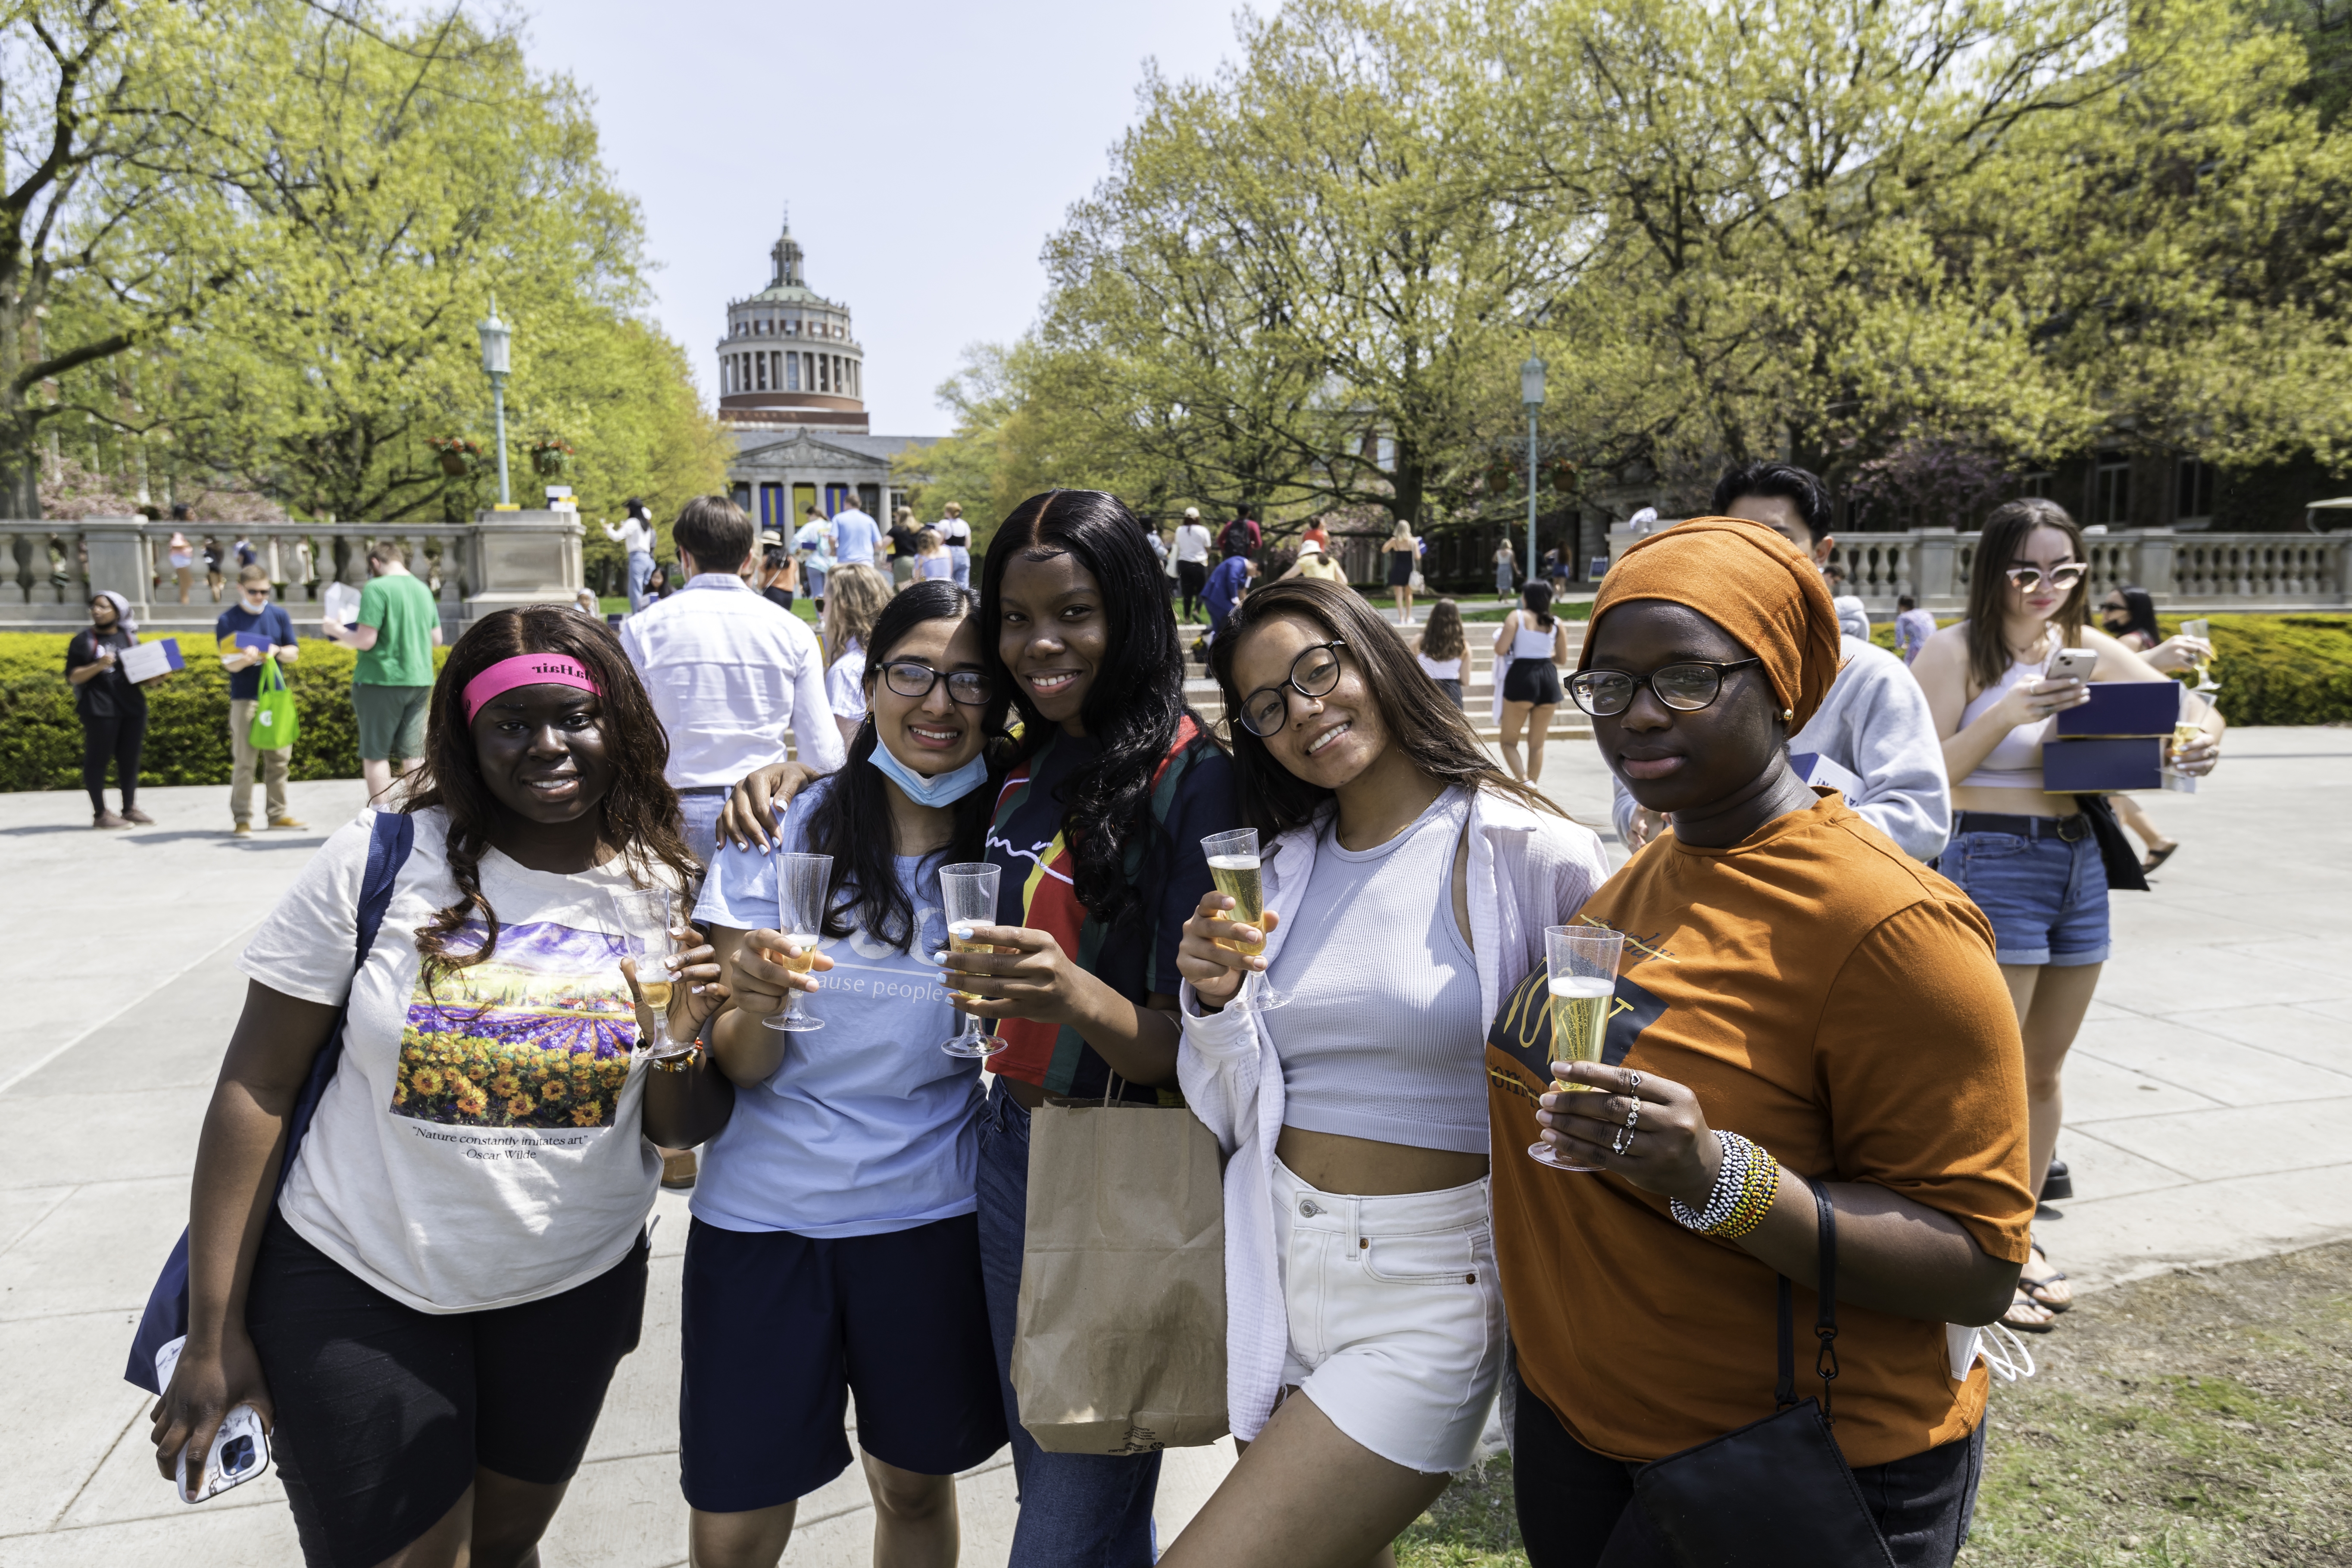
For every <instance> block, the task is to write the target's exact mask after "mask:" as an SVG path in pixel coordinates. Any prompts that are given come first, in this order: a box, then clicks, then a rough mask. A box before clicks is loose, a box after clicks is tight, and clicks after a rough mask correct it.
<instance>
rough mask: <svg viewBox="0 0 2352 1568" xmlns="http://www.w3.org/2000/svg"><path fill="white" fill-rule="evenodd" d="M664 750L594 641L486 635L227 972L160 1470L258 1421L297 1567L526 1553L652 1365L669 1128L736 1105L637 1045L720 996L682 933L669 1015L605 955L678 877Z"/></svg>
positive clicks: (678, 1029)
mask: <svg viewBox="0 0 2352 1568" xmlns="http://www.w3.org/2000/svg"><path fill="white" fill-rule="evenodd" d="M668 749H669V748H668V742H667V738H666V737H665V735H664V733H663V731H662V727H661V724H660V722H659V721H657V720H656V717H655V715H654V711H653V708H652V705H651V704H650V703H649V702H648V701H647V700H646V694H645V691H644V689H643V688H642V687H640V686H639V685H638V683H637V678H636V675H635V672H634V671H633V670H632V669H631V668H630V667H629V664H628V661H627V660H626V659H625V658H624V657H623V656H622V653H621V650H620V647H619V645H618V644H617V642H616V641H615V640H614V637H613V636H612V634H611V633H610V632H609V631H607V630H606V629H605V628H604V626H601V625H599V624H598V623H596V622H595V621H593V620H591V619H589V618H587V617H586V616H581V615H578V614H577V613H575V612H573V611H571V610H568V609H556V608H552V607H532V608H527V609H518V610H503V611H500V612H499V613H498V614H496V615H493V616H488V617H486V618H485V619H483V620H481V621H480V622H478V623H477V624H476V625H475V626H474V627H473V629H471V630H470V631H468V632H467V634H466V636H465V637H463V638H461V639H460V640H459V642H458V644H457V647H455V648H453V649H452V650H451V651H450V655H449V660H448V663H447V664H446V667H444V668H443V670H442V672H441V676H440V679H439V680H438V682H437V683H436V686H435V689H434V693H433V707H432V713H431V717H430V719H429V720H428V721H427V727H426V733H425V762H424V763H423V765H422V766H421V767H419V768H418V769H417V770H416V771H415V773H411V774H410V775H408V777H407V778H405V779H404V780H403V781H401V784H400V785H399V786H398V788H399V791H400V793H399V795H397V796H396V805H394V807H393V809H390V810H385V811H374V810H371V811H367V812H363V813H362V814H361V816H360V818H359V820H357V821H356V822H353V823H352V824H351V825H350V826H346V827H344V828H343V829H341V831H340V832H338V833H336V834H335V835H334V837H331V838H330V839H329V840H328V841H327V843H326V845H325V846H324V847H322V848H321V849H320V852H319V854H318V856H317V858H315V859H313V860H312V861H311V863H310V867H309V868H307V869H306V870H305V871H304V872H303V874H302V876H301V878H300V879H299V881H298V882H297V883H296V884H295V886H294V888H293V889H292V890H291V891H290V892H289V893H288V894H287V896H286V897H285V899H283V900H281V901H280V902H279V904H278V908H277V909H276V910H274V911H273V912H272V913H271V915H270V916H269V918H268V920H267V921H264V922H263V924H262V927H261V930H260V931H259V932H258V933H257V935H256V936H255V938H254V940H253V942H252V944H251V945H250V946H248V947H247V949H246V951H245V953H244V955H243V957H242V958H241V959H240V960H239V967H240V968H242V969H243V970H244V971H245V972H246V973H247V976H248V978H249V982H250V984H249V985H248V987H247V994H246V1004H245V1012H244V1015H243V1016H242V1017H241V1018H240V1019H239V1020H238V1022H237V1026H236V1035H235V1037H233V1038H232V1039H231V1040H230V1042H229V1047H228V1055H227V1059H226V1062H225V1063H224V1065H223V1067H222V1069H221V1075H220V1081H219V1084H218V1087H217V1088H215V1090H214V1093H213V1100H212V1105H211V1108H210V1110H208V1111H207V1112H206V1114H205V1127H204V1135H203V1141H202V1142H201V1144H200V1145H199V1148H198V1152H197V1156H196V1173H195V1191H194V1199H193V1201H192V1203H191V1205H190V1208H191V1218H190V1222H189V1235H188V1278H189V1287H188V1297H189V1312H188V1335H187V1339H186V1342H185V1344H184V1347H183V1350H182V1352H181V1355H180V1359H179V1362H178V1364H177V1366H176V1368H175V1369H174V1371H173V1376H172V1379H171V1382H170V1384H169V1385H168V1387H167V1388H166V1389H165V1390H164V1394H163V1399H162V1401H161V1402H160V1403H159V1404H158V1405H156V1407H155V1415H154V1437H155V1448H156V1459H157V1463H158V1464H159V1465H160V1466H161V1467H162V1469H163V1473H164V1474H165V1475H166V1476H169V1475H171V1474H173V1468H174V1465H175V1463H176V1461H177V1460H178V1459H179V1458H180V1457H181V1455H182V1453H183V1451H185V1453H186V1455H187V1458H188V1469H189V1471H190V1481H191V1484H192V1488H193V1486H194V1484H195V1483H196V1482H197V1481H198V1479H199V1475H200V1470H201V1465H202V1460H203V1457H204V1456H205V1455H206V1454H207V1453H208V1452H209V1451H210V1447H211V1443H212V1439H213V1435H214V1433H215V1431H216V1430H217V1429H218V1427H219V1426H220V1425H221V1422H222V1420H223V1419H224V1417H225V1416H226V1415H227V1414H228V1413H229V1411H230V1410H232V1409H233V1408H234V1407H235V1406H236V1405H241V1404H243V1405H252V1406H253V1407H254V1408H255V1409H256V1410H257V1412H258V1413H259V1415H261V1417H262V1420H263V1422H264V1423H265V1425H267V1426H268V1429H269V1437H270V1447H271V1450H272V1454H273V1457H274V1458H275V1459H276V1461H277V1463H278V1470H279V1475H280V1478H281V1479H283V1480H284V1482H285V1485H286V1491H287V1497H288V1500H289V1503H291V1505H292V1507H293V1510H294V1522H295V1526H296V1529H297V1531H298V1532H299V1536H300V1538H301V1542H302V1552H303V1557H304V1559H305V1561H307V1562H309V1563H332V1564H337V1565H342V1564H374V1563H385V1562H387V1561H388V1560H395V1559H396V1560H397V1561H398V1562H399V1563H402V1564H404V1568H405V1565H414V1568H436V1565H439V1564H449V1563H458V1562H464V1561H471V1562H474V1563H522V1562H527V1561H535V1560H536V1558H535V1555H534V1547H535V1543H536V1542H537V1541H538V1540H539V1538H540V1536H541V1533H543V1532H544V1531H545V1530H546V1528H547V1525H548V1522H549V1521H551V1519H552V1518H553V1517H554V1513H555V1510H556V1506H557V1504H559V1503H560V1502H561V1501H562V1498H563V1492H564V1489H565V1487H566V1486H567V1485H568V1484H569V1483H570V1481H571V1479H572V1473H573V1472H574V1471H575V1470H576V1469H577V1468H578V1467H579V1464H580V1458H581V1456H582V1454H583V1452H584V1451H585V1449H586V1447H587V1445H588V1437H589V1434H590V1432H591V1430H592V1429H593V1427H594V1426H595V1422H596V1416H597V1413H598V1412H599V1410H601V1409H602V1408H603V1405H604V1391H605V1389H606V1387H607V1386H608V1384H610V1382H611V1380H612V1376H613V1373H614V1369H615V1367H616V1366H617V1365H618V1364H619V1363H620V1359H621V1357H622V1356H624V1355H625V1354H627V1353H628V1352H630V1351H631V1350H634V1349H635V1347H636V1342H637V1333H638V1329H639V1326H640V1323H641V1321H642V1320H643V1316H644V1308H645V1291H646V1231H645V1222H646V1213H647V1212H648V1211H649V1210H650V1209H651V1207H652V1206H653V1200H654V1194H655V1191H656V1184H657V1183H658V1181H659V1179H660V1175H661V1156H660V1155H659V1154H658V1153H657V1152H656V1144H657V1143H667V1144H669V1145H670V1146H672V1147H677V1148H691V1147H692V1146H694V1145H695V1144H697V1143H699V1142H702V1141H703V1140H704V1139H706V1138H708V1137H709V1136H710V1135H711V1134H712V1133H713V1132H714V1131H717V1130H718V1129H719V1127H720V1126H722V1125H723V1124H724V1123H725V1121H726V1119H727V1116H728V1114H729V1111H730V1109H731V1107H732V1105H733V1091H732V1089H730V1087H729V1086H728V1084H727V1083H726V1081H725V1080H724V1079H723V1078H722V1077H721V1076H720V1075H719V1074H718V1073H716V1072H715V1071H713V1070H711V1069H710V1068H709V1067H708V1066H707V1064H706V1063H705V1061H704V1059H703V1058H702V1056H701V1054H700V1052H699V1049H697V1051H696V1052H695V1053H694V1054H692V1055H690V1056H688V1057H687V1058H683V1059H682V1061H681V1063H680V1064H679V1065H678V1066H677V1070H667V1068H669V1066H670V1065H671V1064H668V1063H663V1064H659V1065H660V1066H661V1067H662V1068H664V1069H665V1070H653V1069H654V1068H655V1066H656V1064H654V1063H653V1062H651V1061H650V1059H649V1058H648V1057H647V1055H646V1053H645V1052H644V1051H642V1050H640V1049H639V1048H638V1047H640V1045H641V1044H644V1043H646V1040H647V1039H648V1037H651V1036H653V1035H654V1034H655V1033H656V1031H657V1030H665V1029H666V1030H667V1033H668V1034H669V1035H670V1036H671V1037H673V1038H676V1039H686V1038H689V1037H692V1036H693V1035H694V1034H695V1033H696V1032H697V1031H698V1029H699V1028H700V1026H701V1025H702V1024H703V1022H704V1020H705V1019H706V1018H707V1017H708V1016H709V1014H710V1013H711V1012H712V1011H713V1010H714V1009H715V1008H716V1007H717V1006H719V1004H720V1003H721V1002H723V1001H724V1000H725V998H726V995H727V991H726V988H725V986H724V985H722V984H719V966H718V965H717V964H716V963H713V962H712V954H711V950H710V949H709V947H707V946H699V945H697V944H698V943H699V942H700V940H701V939H700V936H699V934H698V933H694V932H692V931H691V929H690V928H686V931H685V932H684V935H685V942H684V945H687V946H688V947H690V948H691V951H689V952H686V953H685V954H684V955H683V956H682V957H681V958H680V959H678V960H677V961H676V962H677V966H678V967H677V979H678V980H679V981H680V982H681V984H676V985H674V986H672V987H671V988H670V994H671V998H672V1000H671V1003H670V1005H669V1016H668V1017H667V1020H666V1021H665V1020H659V1019H656V1017H655V1016H654V1015H653V1012H652V1010H651V1009H650V1008H648V1007H646V1005H644V1002H643V999H642V993H640V992H638V991H637V990H636V988H635V983H634V979H633V978H632V976H631V974H630V973H627V972H625V971H624V969H623V967H622V965H623V964H624V963H625V962H626V961H625V959H624V957H623V956H622V955H623V954H624V953H625V952H627V951H628V950H629V949H628V947H627V946H626V945H625V942H624V941H623V939H625V938H629V937H635V938H638V939H643V938H645V937H646V936H649V935H652V934H654V933H653V932H652V931H649V930H647V929H645V928H644V927H643V925H642V915H643V911H642V910H635V909H633V908H632V905H633V904H642V902H643V901H644V900H643V898H642V895H643V894H644V892H645V891H646V889H656V888H659V889H670V890H671V891H672V892H673V893H676V894H678V895H686V894H689V893H690V891H691V887H692V883H693V880H694V879H695V876H696V866H695V861H694V859H693V858H692V856H690V855H689V854H688V851H687V848H686V846H685V844H684V843H683V842H681V841H680V839H679V837H678V834H677V796H676V795H675V794H674V793H673V792H672V791H671V789H670V788H669V786H668V785H667V784H665V783H664V782H663V779H662V768H663V764H664V763H666V762H667V753H668ZM632 895H637V897H636V898H635V899H633V898H632ZM676 907H677V908H678V909H681V910H682V909H683V908H684V907H685V905H684V904H683V903H682V902H681V903H679V904H677V906H676ZM633 916H635V917H636V918H634V919H633V918H632V917H633ZM655 918H656V923H658V916H656V917H655ZM355 957H356V966H355V964H354V959H355ZM322 1074H331V1076H330V1077H326V1078H325V1079H324V1083H325V1088H324V1092H323V1093H320V1094H317V1095H316V1096H315V1097H313V1096H312V1095H311V1094H310V1092H308V1091H306V1089H305V1085H306V1083H309V1084H311V1085H314V1086H315V1085H316V1084H317V1082H318V1081H320V1076H321V1075H322ZM312 1103H315V1111H313V1112H311V1113H310V1117H309V1120H308V1122H307V1125H308V1129H309V1131H308V1135H307V1136H304V1135H303V1134H302V1132H301V1131H299V1129H300V1128H301V1127H302V1126H303V1125H304V1113H305V1111H306V1110H309V1108H310V1105H311V1104H312ZM289 1138H290V1139H299V1148H297V1149H296V1150H295V1152H294V1153H293V1155H292V1157H291V1158H290V1159H288V1158H287V1157H286V1153H285V1152H286V1150H287V1147H288V1145H289ZM281 1164H282V1165H284V1166H285V1167H286V1168H285V1171H284V1173H283V1176H282V1179H281V1175H280V1166H281Z"/></svg>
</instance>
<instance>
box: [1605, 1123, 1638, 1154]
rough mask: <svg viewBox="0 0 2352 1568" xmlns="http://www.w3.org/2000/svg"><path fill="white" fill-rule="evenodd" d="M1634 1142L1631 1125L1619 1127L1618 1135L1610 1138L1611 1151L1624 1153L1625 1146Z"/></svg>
mask: <svg viewBox="0 0 2352 1568" xmlns="http://www.w3.org/2000/svg"><path fill="white" fill-rule="evenodd" d="M1631 1142H1633V1129H1632V1128H1631V1127H1620V1128H1619V1129H1617V1136H1616V1137H1614V1138H1612V1139H1611V1140H1609V1152H1611V1153H1612V1154H1622V1153H1623V1152H1625V1146H1626V1145H1627V1144H1629V1143H1631Z"/></svg>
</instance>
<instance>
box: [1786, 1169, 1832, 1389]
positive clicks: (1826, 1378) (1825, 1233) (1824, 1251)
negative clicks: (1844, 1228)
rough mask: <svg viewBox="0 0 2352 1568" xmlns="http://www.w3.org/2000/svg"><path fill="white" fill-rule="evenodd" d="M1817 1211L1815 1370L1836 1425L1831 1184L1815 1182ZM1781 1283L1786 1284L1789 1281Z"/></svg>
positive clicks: (1814, 1202)
mask: <svg viewBox="0 0 2352 1568" xmlns="http://www.w3.org/2000/svg"><path fill="white" fill-rule="evenodd" d="M1812 1189H1813V1212H1814V1215H1815V1216H1816V1218H1817V1219H1818V1220H1819V1222H1820V1225H1821V1263H1822V1272H1821V1280H1820V1284H1819V1286H1818V1289H1819V1290H1820V1292H1821V1295H1820V1305H1819V1309H1818V1310H1819V1313H1820V1315H1819V1316H1818V1317H1816V1318H1815V1319H1814V1321H1813V1337H1814V1338H1815V1339H1816V1340H1818V1341H1819V1342H1820V1347H1819V1348H1818V1349H1817V1350H1815V1351H1814V1352H1813V1371H1814V1373H1816V1374H1817V1375H1819V1377H1820V1378H1821V1380H1822V1421H1823V1422H1824V1423H1825V1424H1827V1425H1829V1426H1836V1425H1837V1417H1836V1416H1835V1415H1832V1413H1831V1409H1830V1384H1833V1383H1835V1382H1836V1381H1837V1375H1838V1359H1837V1332H1838V1331H1837V1205H1834V1204H1832V1203H1831V1202H1830V1194H1829V1190H1828V1184H1826V1183H1824V1182H1815V1183H1813V1184H1812ZM1781 1283H1782V1284H1783V1285H1784V1286H1785V1285H1786V1284H1787V1280H1786V1279H1783V1280H1782V1281H1781Z"/></svg>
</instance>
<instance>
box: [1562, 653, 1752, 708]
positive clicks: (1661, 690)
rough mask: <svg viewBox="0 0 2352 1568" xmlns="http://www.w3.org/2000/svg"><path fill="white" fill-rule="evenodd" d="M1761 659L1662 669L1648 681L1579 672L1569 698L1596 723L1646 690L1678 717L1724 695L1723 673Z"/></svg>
mask: <svg viewBox="0 0 2352 1568" xmlns="http://www.w3.org/2000/svg"><path fill="white" fill-rule="evenodd" d="M1763 662H1764V661H1763V660H1762V659H1760V658H1739V659H1734V660H1732V661H1731V662H1730V663H1729V664H1709V663H1702V662H1699V661H1696V660H1694V661H1692V662H1691V663H1688V664H1667V665H1661V666H1659V667H1658V668H1655V669H1654V670H1652V671H1650V673H1649V675H1648V676H1647V677H1646V678H1645V677H1643V676H1636V675H1628V674H1626V673H1625V672H1624V671H1623V670H1622V669H1580V670H1578V671H1577V672H1576V673H1575V674H1574V675H1571V676H1570V677H1569V678H1568V694H1569V695H1570V697H1572V698H1574V699H1575V700H1576V705H1577V706H1578V707H1579V708H1581V709H1583V710H1585V711H1586V712H1587V713H1590V714H1591V715H1592V716H1593V717H1594V718H1595V719H1612V718H1614V717H1616V716H1617V715H1618V714H1620V713H1622V712H1623V711H1625V710H1626V709H1628V708H1631V707H1632V706H1633V694H1634V693H1635V692H1637V691H1639V690H1641V689H1642V688H1643V687H1644V686H1646V687H1648V688H1649V689H1650V692H1651V694H1652V695H1653V696H1654V697H1655V698H1657V700H1659V701H1661V702H1663V703H1664V704H1665V705H1666V706H1667V707H1669V708H1671V709H1673V710H1675V712H1677V713H1696V712H1697V711H1698V710H1700V709H1702V708H1705V707H1706V706H1708V705H1709V704H1711V703H1712V702H1714V700H1716V699H1717V697H1720V696H1721V695H1722V694H1723V677H1724V672H1725V671H1727V670H1733V669H1745V668H1748V666H1749V665H1751V664H1762V663H1763Z"/></svg>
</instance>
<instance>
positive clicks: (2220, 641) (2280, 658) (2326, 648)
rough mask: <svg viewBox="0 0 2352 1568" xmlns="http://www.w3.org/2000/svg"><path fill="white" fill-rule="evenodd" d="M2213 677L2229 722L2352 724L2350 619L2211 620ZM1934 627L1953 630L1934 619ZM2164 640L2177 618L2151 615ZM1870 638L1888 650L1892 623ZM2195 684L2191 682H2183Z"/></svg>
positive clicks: (1892, 639) (1944, 620)
mask: <svg viewBox="0 0 2352 1568" xmlns="http://www.w3.org/2000/svg"><path fill="white" fill-rule="evenodd" d="M2207 618H2208V619H2209V620H2210V621H2211V622H2212V625H2213V679H2215V680H2218V681H2220V682H2221V696H2220V697H2219V698H2218V699H2217V700H2219V701H2220V703H2221V712H2222V714H2223V716H2224V717H2226V718H2227V719H2228V720H2229V721H2230V722H2231V723H2232V724H2352V616H2345V615H2309V616H2209V617H2207ZM1936 624H1937V626H1950V625H1951V624H1952V618H1950V617H1946V618H1939V619H1938V620H1937V623H1936ZM2156 625H2157V629H2158V630H2159V631H2161V632H2162V633H2164V635H2165V636H2167V637H2170V636H2172V635H2173V634H2174V633H2175V632H2178V631H2179V629H2180V617H2179V616H2158V617H2157V619H2156ZM1870 640H1871V641H1873V642H1874V643H1876V644H1877V645H1878V646H1879V647H1883V648H1885V649H1887V650H1889V651H1890V652H1891V651H1893V649H1894V647H1895V628H1894V626H1892V625H1882V626H1873V627H1871V630H1870ZM2184 679H2189V680H2190V682H2191V684H2193V683H2194V679H2193V678H2184Z"/></svg>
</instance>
